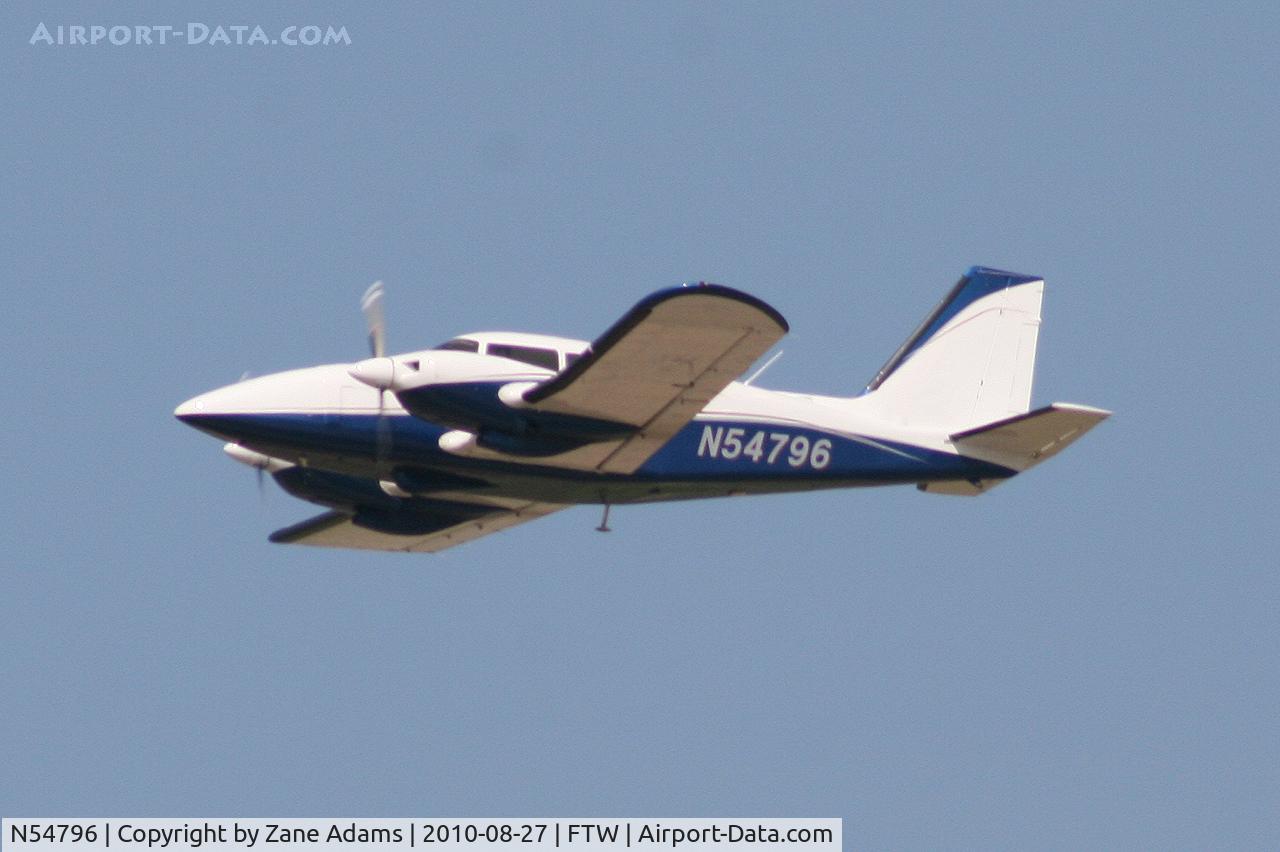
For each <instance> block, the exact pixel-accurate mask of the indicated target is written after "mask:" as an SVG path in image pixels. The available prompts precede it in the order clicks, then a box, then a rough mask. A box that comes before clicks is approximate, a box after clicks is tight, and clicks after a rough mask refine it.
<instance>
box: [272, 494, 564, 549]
mask: <svg viewBox="0 0 1280 852" xmlns="http://www.w3.org/2000/svg"><path fill="white" fill-rule="evenodd" d="M563 508H565V507H564V506H562V505H560V504H558V503H527V504H525V505H523V506H517V507H514V508H509V509H508V508H501V507H497V506H488V505H480V504H470V503H447V504H437V505H435V506H433V507H432V508H431V509H429V510H422V509H401V510H396V511H381V510H369V509H358V510H356V511H355V512H354V514H353V513H350V512H339V511H333V512H325V513H324V514H322V515H317V516H316V517H314V518H310V519H308V520H305V521H303V522H302V523H299V524H294V525H293V526H291V527H285V528H284V529H281V530H276V531H275V532H273V533H272V534H271V537H270V540H271V541H273V542H275V543H277V544H307V545H312V546H314V547H346V548H354V549H356V550H398V551H403V552H406V553H437V552H439V551H441V550H445V549H446V548H450V547H454V546H456V545H459V544H463V543H465V542H468V541H471V540H472V539H477V538H480V537H481V536H486V535H489V534H490V533H496V532H500V531H501V530H505V529H507V528H508V527H513V526H515V525H516V524H522V523H524V522H525V521H532V520H534V519H536V518H541V517H543V516H544V515H549V514H551V513H552V512H555V511H558V510H560V509H563Z"/></svg>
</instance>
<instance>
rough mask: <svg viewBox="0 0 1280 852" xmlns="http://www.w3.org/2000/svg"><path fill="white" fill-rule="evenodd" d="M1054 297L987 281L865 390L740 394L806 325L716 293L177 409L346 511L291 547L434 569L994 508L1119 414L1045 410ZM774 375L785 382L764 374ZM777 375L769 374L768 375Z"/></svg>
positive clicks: (1032, 280)
mask: <svg viewBox="0 0 1280 852" xmlns="http://www.w3.org/2000/svg"><path fill="white" fill-rule="evenodd" d="M1043 291H1044V282H1043V281H1042V280H1041V279H1039V278H1036V277H1034V276H1030V275H1018V274H1015V273H1011V272H1001V271H999V270H995V269H986V268H982V267H974V268H973V269H970V270H969V271H968V273H966V274H965V275H964V277H962V278H961V279H960V281H959V283H958V284H956V285H955V287H954V288H953V289H952V290H951V292H950V293H948V294H947V296H946V298H945V299H943V300H942V303H941V304H940V305H938V307H936V308H935V309H934V310H933V311H932V312H931V313H930V314H929V315H928V316H927V317H925V320H924V322H923V323H921V324H920V327H919V328H918V329H916V331H915V332H914V333H913V334H912V335H911V336H910V337H908V338H907V340H906V342H905V343H903V344H902V346H901V347H900V348H899V349H898V351H897V352H895V353H894V354H893V357H891V358H890V359H889V361H888V362H887V363H886V364H885V365H884V366H883V367H882V368H881V369H880V371H879V372H878V373H876V375H875V377H874V378H873V379H872V380H871V382H870V384H868V385H867V386H866V388H865V390H863V391H862V392H861V393H860V394H858V395H856V396H850V397H830V396H816V395H813V394H804V393H793V392H789V391H775V390H765V389H763V388H759V387H755V386H754V385H753V384H752V380H753V379H754V378H755V376H752V378H751V379H748V380H747V381H745V382H742V381H737V379H738V377H739V376H741V375H742V374H743V373H744V371H746V369H747V368H748V367H750V366H751V365H752V364H753V363H754V362H755V361H756V360H757V359H758V358H760V357H761V356H762V355H763V354H764V353H765V352H767V351H768V350H769V349H770V347H772V346H773V345H774V344H775V343H777V342H778V340H779V339H781V337H782V336H783V335H784V334H786V333H787V331H788V326H787V322H786V320H784V319H783V318H782V315H781V314H779V313H778V312H777V311H776V310H774V309H773V308H772V307H770V306H769V305H767V304H765V303H764V302H762V301H760V300H759V299H757V298H755V297H753V296H749V295H747V294H746V293H741V292H738V291H737V290H732V289H730V288H728V287H722V286H719V285H716V284H689V285H685V286H682V287H675V288H672V289H668V290H660V291H658V292H656V293H654V294H653V295H651V296H649V297H647V298H645V299H643V300H641V301H640V302H639V303H638V304H637V305H636V306H635V307H634V308H632V309H631V310H630V311H628V312H627V313H626V315H624V316H623V317H622V319H620V320H618V322H616V323H615V324H614V325H613V327H612V328H610V329H609V330H608V331H606V332H605V333H604V334H603V335H602V336H601V337H599V338H598V339H597V340H596V341H595V342H593V343H588V342H586V341H584V340H571V339H568V338H563V337H548V336H545V335H535V334H517V333H509V332H483V333H476V334H465V335H463V336H461V337H455V338H453V339H452V340H449V341H447V342H445V343H443V344H441V345H440V346H437V347H435V348H434V349H424V350H421V351H418V352H409V353H406V354H403V355H392V356H388V355H386V354H385V348H386V344H385V339H386V336H385V323H384V319H383V304H382V303H383V291H382V285H381V284H374V285H373V286H372V287H371V288H370V289H369V291H368V292H367V293H366V294H365V297H364V300H363V305H362V306H363V309H364V313H365V318H366V321H367V323H368V326H369V343H370V348H371V350H372V353H373V357H372V358H369V359H367V360H364V361H360V362H359V363H356V364H330V365H326V366H321V367H310V368H308V369H303V370H291V371H288V372H283V373H276V374H274V375H268V376H262V377H260V378H255V379H250V380H247V381H242V382H240V383H238V384H234V385H229V386H227V387H224V388H221V389H219V390H215V391H212V392H210V393H206V394H203V395H202V396H197V397H195V398H193V399H190V400H188V401H187V402H184V403H183V404H182V405H180V406H178V409H177V411H175V412H174V414H175V415H176V416H177V417H178V419H179V420H182V421H183V422H185V423H188V424H190V425H192V426H194V427H196V428H197V429H200V430H202V431H205V432H208V433H209V434H211V435H215V436H217V437H219V438H222V439H224V440H226V441H229V442H230V443H228V444H227V445H226V447H225V448H224V449H225V450H226V452H227V454H228V455H230V456H231V457H232V458H234V459H236V460H237V461H240V462H243V463H245V464H248V465H250V466H252V467H255V468H257V469H258V470H259V474H260V475H261V471H264V470H265V471H268V472H269V473H271V475H272V476H273V477H274V478H275V480H276V481H277V482H278V483H279V484H280V485H281V487H283V488H284V490H285V491H287V492H289V493H290V494H293V495H294V496H296V497H300V498H302V499H303V500H308V501H310V502H312V503H317V504H319V505H321V506H326V507H328V509H329V511H327V512H325V513H324V514H322V515H319V516H317V517H314V518H312V519H310V520H307V521H303V522H302V523H300V524H297V525H295V526H291V527H287V528H285V529H282V530H279V531H277V532H275V533H274V534H272V536H271V541H275V542H283V543H295V544H310V545H320V546H325V547H351V548H363V549H372V550H401V551H417V552H423V551H426V552H432V551H438V550H443V549H445V548H447V547H451V546H453V545H456V544H461V543H463V542H466V541H470V540H471V539H474V538H479V537H480V536H482V535H487V534H488V533H492V532H497V531H498V530H502V529H505V528H506V527H510V526H513V525H515V524H519V523H522V522H524V521H530V520H533V519H534V518H539V517H542V516H543V515H547V514H550V513H551V512H555V511H557V510H559V509H563V508H566V507H567V506H570V505H573V504H577V503H593V504H597V505H603V506H604V520H603V521H602V522H601V526H600V529H607V522H608V511H609V506H611V505H615V504H624V503H641V502H649V501H656V500H685V499H692V498H699V497H722V496H726V495H735V494H766V493H771V492H780V491H807V490H811V489H817V488H841V487H847V486H867V485H894V484H900V483H916V484H917V487H918V488H919V489H920V490H922V491H927V492H930V493H935V494H979V493H981V492H983V491H986V490H988V489H989V488H991V487H993V486H995V485H998V484H999V483H1001V482H1003V481H1004V480H1006V479H1008V478H1009V477H1011V476H1014V475H1015V474H1018V473H1021V472H1022V471H1024V470H1026V469H1027V468H1030V467H1032V466H1034V465H1036V464H1038V463H1040V462H1042V461H1044V460H1045V459H1047V458H1049V457H1050V456H1052V455H1055V454H1056V453H1058V452H1059V451H1061V450H1062V449H1063V448H1064V447H1066V446H1067V445H1068V444H1070V443H1071V442H1072V441H1074V440H1076V439H1077V438H1079V437H1080V436H1081V435H1083V434H1084V433H1085V432H1087V431H1088V430H1089V429H1091V428H1092V427H1093V426H1095V425H1097V424H1098V423H1099V422H1101V421H1102V420H1103V419H1105V418H1106V417H1107V416H1108V415H1109V413H1110V412H1107V411H1103V410H1101V409H1097V408H1090V407H1088V406H1083V405H1070V404H1066V403H1054V404H1052V405H1049V406H1046V407H1044V408H1039V409H1036V410H1035V411H1031V410H1030V405H1029V403H1030V400H1031V378H1032V372H1033V370H1034V368H1035V353H1036V337H1037V334H1038V332H1039V328H1040V302H1041V296H1042V293H1043ZM765 366H766V367H767V366H768V365H767V364H766V365H765ZM757 375H758V373H757Z"/></svg>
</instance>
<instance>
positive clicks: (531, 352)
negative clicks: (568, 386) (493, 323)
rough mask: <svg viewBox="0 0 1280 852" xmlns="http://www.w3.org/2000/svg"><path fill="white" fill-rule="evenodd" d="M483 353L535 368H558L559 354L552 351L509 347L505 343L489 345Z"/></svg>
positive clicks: (526, 347) (530, 347) (527, 347)
mask: <svg viewBox="0 0 1280 852" xmlns="http://www.w3.org/2000/svg"><path fill="white" fill-rule="evenodd" d="M485 352H486V354H488V355H497V356H498V357H499V358H510V359H512V360H513V361H520V362H523V363H525V364H532V365H533V366H535V367H542V368H544V369H547V370H557V369H559V368H560V353H558V352H556V351H555V350H554V349H535V348H534V347H532V346H510V345H508V344H506V343H490V344H489V347H488V349H486V350H485Z"/></svg>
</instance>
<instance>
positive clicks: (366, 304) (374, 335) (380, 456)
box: [351, 281, 395, 476]
mask: <svg viewBox="0 0 1280 852" xmlns="http://www.w3.org/2000/svg"><path fill="white" fill-rule="evenodd" d="M385 293H386V289H385V288H384V287H383V286H382V282H381V281H375V282H373V284H371V285H370V286H369V289H368V290H365V291H364V296H362V297H361V298H360V311H361V313H363V314H364V322H365V327H366V328H367V329H368V330H369V354H370V355H371V356H372V358H373V359H376V360H373V361H371V362H370V361H364V362H361V363H360V364H357V365H356V366H355V367H354V368H353V369H352V370H351V374H352V376H354V377H355V378H356V379H359V380H360V381H362V382H364V383H365V384H368V385H371V386H372V387H375V388H377V389H378V426H377V435H376V437H375V439H374V440H375V449H374V459H375V464H376V466H377V471H378V475H379V476H381V475H382V473H383V469H384V467H385V463H386V458H387V455H388V451H389V450H390V448H391V431H390V429H389V428H388V424H387V418H386V395H387V387H388V386H389V385H390V384H391V377H392V375H394V373H395V363H394V362H393V361H392V360H391V359H390V358H388V357H387V317H386V312H385V310H384V308H383V302H384V298H385Z"/></svg>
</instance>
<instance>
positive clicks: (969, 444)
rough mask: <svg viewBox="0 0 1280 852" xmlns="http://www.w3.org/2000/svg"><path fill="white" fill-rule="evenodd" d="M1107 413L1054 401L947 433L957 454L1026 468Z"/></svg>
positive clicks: (1095, 422) (1104, 417) (1056, 451)
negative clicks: (974, 426) (983, 424)
mask: <svg viewBox="0 0 1280 852" xmlns="http://www.w3.org/2000/svg"><path fill="white" fill-rule="evenodd" d="M1110 416H1111V412H1110V411H1104V410H1103V409H1101V408H1092V407H1091V406H1087V405H1072V404H1071V403H1065V402H1055V403H1053V404H1052V405H1049V406H1046V407H1044V408H1038V409H1036V410H1035V411H1028V412H1027V413H1026V414H1018V415H1015V416H1013V417H1008V418H1005V419H1004V420H997V421H996V422H994V423H988V424H987V425H985V426H979V427H977V428H976V429H966V430H965V431H963V432H957V433H955V434H954V435H952V436H951V440H952V442H953V443H954V444H955V447H956V449H958V450H959V451H960V452H961V454H963V455H966V456H970V457H972V458H978V459H982V460H983V461H990V462H995V463H996V464H1000V465H1004V466H1005V467H1009V468H1013V469H1014V470H1019V471H1021V470H1026V469H1027V468H1029V467H1031V466H1032V465H1036V464H1039V463H1040V462H1042V461H1044V460H1045V459H1047V458H1050V457H1051V456H1055V455H1057V454H1058V453H1060V452H1061V451H1062V450H1063V449H1065V448H1066V447H1067V446H1068V445H1070V444H1071V443H1072V442H1074V441H1075V440H1076V439H1077V438H1079V437H1080V436H1081V435H1083V434H1084V433H1085V432H1088V431H1089V430H1090V429H1092V428H1093V427H1094V426H1097V425H1098V424H1099V423H1101V422H1102V421H1103V420H1106V419H1107V418H1108V417H1110Z"/></svg>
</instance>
